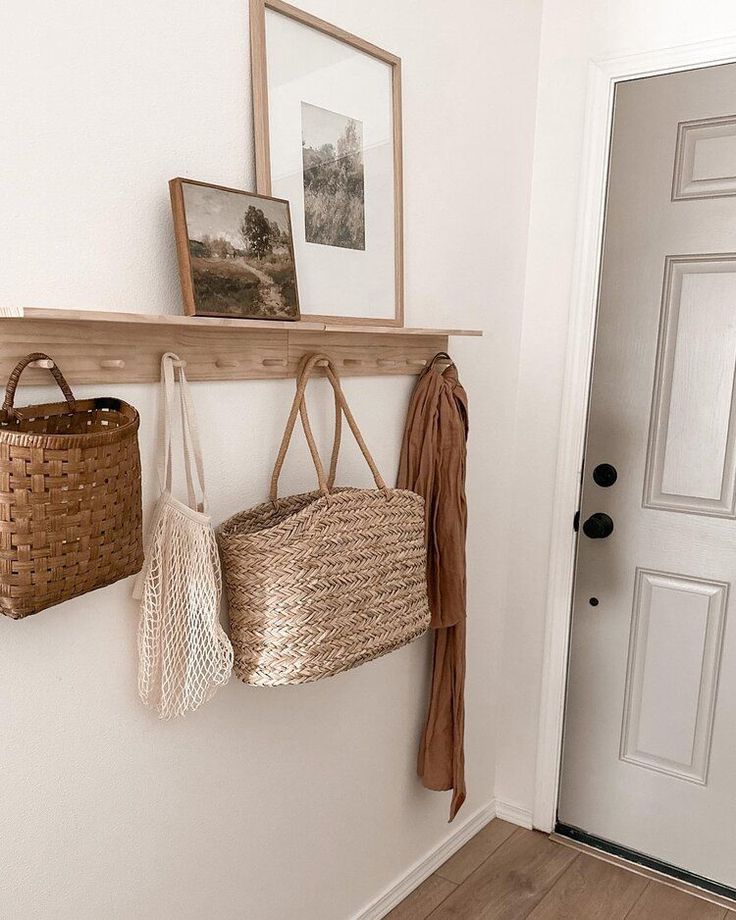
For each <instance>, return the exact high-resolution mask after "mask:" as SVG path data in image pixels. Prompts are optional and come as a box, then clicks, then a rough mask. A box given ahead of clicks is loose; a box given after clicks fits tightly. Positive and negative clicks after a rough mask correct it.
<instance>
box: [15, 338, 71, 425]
mask: <svg viewBox="0 0 736 920" xmlns="http://www.w3.org/2000/svg"><path fill="white" fill-rule="evenodd" d="M34 361H50V362H51V367H50V368H49V370H50V371H51V373H52V374H53V375H54V380H55V381H56V382H57V383H58V384H59V389H60V390H61V392H62V393H63V394H64V399H65V400H66V401H67V402H68V403H69V408H70V409H71V410H72V412H74V411H76V408H77V403H76V401H75V399H74V394H73V393H72V390H71V387H70V386H69V384H68V383H67V382H66V379H65V377H64V375H63V374H62V373H61V371H60V370H59V368H58V366H57V364H56V362H55V361H54V359H53V358H49V356H48V355H45V354H44V353H43V352H42V351H34V352H33V354H30V355H26V356H25V358H22V359H21V360H20V361H19V362H18V363H17V364H16V365H15V367H14V368H13V371H12V373H11V374H10V377H8V385H7V386H6V387H5V402H4V403H3V410H2V411H3V412H7V413H8V414H9V415H16V414H17V413H16V410H15V407H14V405H13V403H14V402H15V390H16V387H17V386H18V381H19V380H20V375H21V374H22V373H23V371H24V370H25V369H26V368H27V367H28V365H29V364H32V363H33V362H34Z"/></svg>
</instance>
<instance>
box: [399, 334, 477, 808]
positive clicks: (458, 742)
mask: <svg viewBox="0 0 736 920" xmlns="http://www.w3.org/2000/svg"><path fill="white" fill-rule="evenodd" d="M442 359H447V360H449V358H448V356H447V355H446V354H444V352H443V353H440V354H438V355H436V356H435V357H434V358H433V359H432V361H431V362H430V363H429V365H428V366H427V367H426V368H425V369H424V371H423V372H422V374H421V376H420V377H419V380H418V382H417V384H416V387H415V388H414V392H413V393H412V396H411V401H410V403H409V411H408V415H407V420H406V430H405V432H404V441H403V445H402V450H401V461H400V464H399V476H398V486H399V488H401V489H410V490H411V491H413V492H417V493H419V495H422V496H424V499H425V524H426V537H427V582H428V593H429V606H430V609H431V611H432V628H433V629H434V631H435V633H434V636H435V640H434V665H433V673H432V686H431V691H430V700H429V711H428V714H427V723H426V726H425V729H424V733H423V735H422V740H421V745H420V748H419V757H418V764H417V769H418V773H419V776H420V777H421V779H422V782H423V784H424V785H425V786H426V787H427V789H434V790H438V791H439V790H447V789H452V790H453V796H452V802H451V805H450V820H451V821H452V819H453V818H454V817H455V815H456V814H457V812H458V811H459V809H460V806H461V805H462V804H463V802H464V801H465V754H464V748H463V735H464V728H465V706H464V689H465V616H466V578H465V533H466V527H467V506H466V500H465V460H466V443H467V437H468V398H467V395H466V393H465V390H464V389H463V387H462V385H461V384H460V381H459V380H458V374H457V368H456V367H455V365H454V364H450V366H449V367H447V368H446V369H445V370H444V371H440V370H439V369H438V368H437V363H438V362H439V361H440V360H442Z"/></svg>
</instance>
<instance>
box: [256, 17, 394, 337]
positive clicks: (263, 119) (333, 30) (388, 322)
mask: <svg viewBox="0 0 736 920" xmlns="http://www.w3.org/2000/svg"><path fill="white" fill-rule="evenodd" d="M266 10H271V11H273V12H275V13H281V14H282V15H283V16H288V17H289V18H290V19H294V20H296V21H297V22H300V23H302V25H306V26H309V27H310V28H312V29H316V30H317V31H318V32H323V33H324V34H325V35H329V36H330V37H331V38H336V39H338V40H339V41H342V42H345V43H346V44H348V45H351V46H352V47H353V48H356V49H357V50H358V51H362V52H364V53H365V54H369V55H371V56H372V57H375V58H378V59H379V60H380V61H383V62H384V63H386V64H388V65H389V66H390V67H391V75H392V78H391V89H392V108H393V147H394V150H393V152H394V156H393V166H394V318H393V319H385V318H383V317H381V318H378V319H376V318H373V317H358V316H325V315H322V314H302V318H303V319H308V320H318V321H320V322H328V323H348V324H351V325H353V326H360V325H364V326H403V325H404V217H403V179H402V168H403V167H402V164H403V157H402V138H401V58H399V57H396V55H395V54H391V52H389V51H384V50H383V49H382V48H378V47H377V46H376V45H373V44H371V43H370V42H367V41H365V40H364V39H362V38H359V37H358V36H357V35H352V34H351V33H350V32H346V31H344V29H340V28H338V27H337V26H333V25H331V24H330V23H328V22H325V21H324V20H322V19H318V18H317V17H316V16H312V15H311V14H310V13H305V12H304V11H303V10H299V9H297V8H296V7H294V6H291V5H290V4H289V3H284V2H283V0H250V54H251V76H252V81H253V128H254V134H255V155H256V188H257V189H258V192H259V193H260V194H262V195H269V196H270V194H271V149H270V136H269V118H268V62H267V52H266Z"/></svg>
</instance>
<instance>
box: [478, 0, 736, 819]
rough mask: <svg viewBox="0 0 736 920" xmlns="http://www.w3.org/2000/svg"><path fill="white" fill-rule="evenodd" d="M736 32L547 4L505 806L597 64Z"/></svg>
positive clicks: (537, 584)
mask: <svg viewBox="0 0 736 920" xmlns="http://www.w3.org/2000/svg"><path fill="white" fill-rule="evenodd" d="M735 33H736V5H734V3H733V2H731V0H698V2H695V0H647V2H641V0H617V2H615V3H611V2H609V0H545V3H544V14H543V26H542V44H541V58H540V73H539V96H538V110H537V123H536V137H535V153H534V174H533V186H532V207H531V221H530V237H529V253H528V269H527V275H526V292H525V299H524V324H523V340H522V347H521V355H520V370H519V390H518V403H517V412H516V416H517V437H516V450H515V456H516V459H515V463H514V467H515V470H516V478H515V486H514V493H513V507H514V514H513V521H514V525H513V533H512V541H511V565H510V568H509V582H508V584H509V591H508V597H509V603H508V610H507V626H506V630H505V642H504V662H503V671H502V675H501V688H502V696H501V697H500V710H499V711H500V722H499V758H498V766H497V783H496V791H497V795H498V796H499V798H500V799H502V800H504V801H506V802H514V803H516V804H518V805H519V806H520V807H521V808H523V809H526V810H531V808H532V805H533V793H534V771H535V760H536V745H537V737H536V736H537V720H538V717H539V693H540V680H541V673H542V650H543V641H544V613H545V603H546V596H545V592H546V586H547V570H548V557H549V551H550V527H551V516H552V490H553V481H554V476H555V465H556V457H557V446H558V433H559V420H560V408H561V387H562V376H563V367H564V357H565V346H566V341H567V317H568V309H569V304H570V300H571V293H572V292H571V271H572V264H573V255H574V250H575V236H576V230H577V226H576V219H577V208H578V192H579V180H580V168H581V152H582V144H583V123H584V108H585V98H586V84H587V67H588V62H589V61H590V60H600V59H604V58H610V57H618V56H620V55H623V54H628V53H634V52H643V51H651V50H655V49H660V48H667V47H671V46H673V45H678V44H686V43H691V42H699V41H705V40H708V39H715V38H722V37H724V36H728V35H733V34H735Z"/></svg>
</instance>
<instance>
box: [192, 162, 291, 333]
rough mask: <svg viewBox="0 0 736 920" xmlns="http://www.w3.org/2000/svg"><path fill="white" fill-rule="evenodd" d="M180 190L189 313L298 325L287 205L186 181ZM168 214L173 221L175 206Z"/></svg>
mask: <svg viewBox="0 0 736 920" xmlns="http://www.w3.org/2000/svg"><path fill="white" fill-rule="evenodd" d="M180 188H181V192H182V196H183V198H182V204H183V207H182V209H181V211H182V212H183V217H184V221H185V224H186V227H185V233H186V244H187V247H188V256H189V267H190V271H191V280H192V285H193V292H192V293H193V300H194V304H193V306H194V309H193V311H191V312H194V313H195V314H196V315H205V316H234V317H235V316H241V317H245V318H249V319H298V318H299V299H298V293H297V283H296V269H295V265H294V249H293V242H292V236H291V218H290V214H289V204H288V202H287V201H284V200H282V199H277V198H266V197H264V196H261V195H254V194H252V193H251V192H241V191H238V190H235V189H225V188H221V187H220V186H214V185H206V184H203V183H196V182H191V181H187V180H181V181H180ZM174 214H175V220H176V219H177V208H176V204H175V206H174ZM177 232H178V233H179V234H180V233H181V232H182V231H181V228H177ZM185 298H186V292H185Z"/></svg>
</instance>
